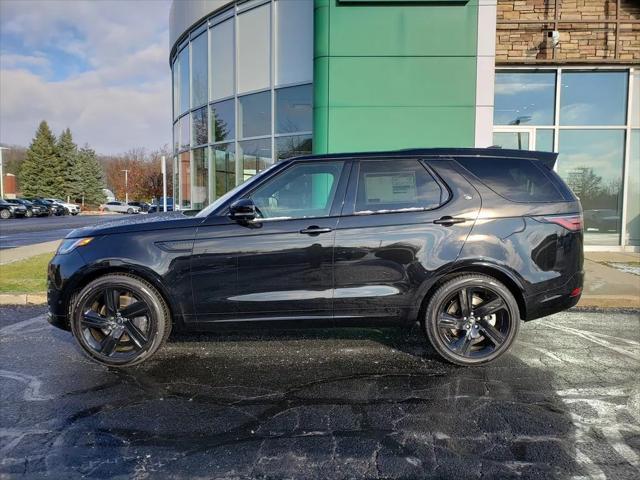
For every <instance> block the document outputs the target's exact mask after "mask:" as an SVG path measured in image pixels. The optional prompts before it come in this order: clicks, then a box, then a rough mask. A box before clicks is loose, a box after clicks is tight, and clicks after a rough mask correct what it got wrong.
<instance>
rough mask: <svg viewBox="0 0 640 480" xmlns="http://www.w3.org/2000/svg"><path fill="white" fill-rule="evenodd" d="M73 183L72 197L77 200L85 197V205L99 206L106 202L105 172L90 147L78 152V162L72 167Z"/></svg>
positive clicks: (86, 146)
mask: <svg viewBox="0 0 640 480" xmlns="http://www.w3.org/2000/svg"><path fill="white" fill-rule="evenodd" d="M71 173H72V175H71V176H72V178H73V181H72V182H71V184H70V188H69V191H70V193H69V194H70V195H71V196H72V197H73V198H74V199H77V200H81V199H82V198H83V197H84V201H85V203H88V204H91V205H99V204H100V203H102V202H104V200H105V196H104V192H103V191H102V189H103V188H105V185H104V172H103V171H102V166H101V165H100V163H98V159H97V158H96V152H95V151H93V150H92V149H91V148H89V146H88V145H85V146H84V147H82V148H80V149H79V150H78V151H77V156H76V162H75V164H74V165H73V167H72V171H71Z"/></svg>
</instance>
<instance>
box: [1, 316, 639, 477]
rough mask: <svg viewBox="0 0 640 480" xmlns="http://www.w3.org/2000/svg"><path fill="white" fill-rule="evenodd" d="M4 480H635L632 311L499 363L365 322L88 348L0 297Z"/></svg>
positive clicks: (524, 332)
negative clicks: (455, 355)
mask: <svg viewBox="0 0 640 480" xmlns="http://www.w3.org/2000/svg"><path fill="white" fill-rule="evenodd" d="M0 382H1V385H2V387H1V388H0V441H1V443H0V477H1V478H5V477H6V478H13V477H27V478H41V477H47V478H80V477H84V478H96V479H105V478H136V479H143V478H192V477H197V478H225V479H244V478H301V479H314V478H322V479H341V478H345V479H352V478H420V479H423V478H447V477H448V478H456V479H464V478H480V477H488V478H610V479H637V478H640V314H639V313H638V312H617V313H612V312H607V313H597V312H585V311H575V310H574V311H571V312H567V313H562V314H558V315H554V316H552V317H547V318H546V319H543V320H539V321H535V322H531V323H527V324H524V325H523V328H521V330H520V336H519V338H518V340H517V343H516V345H515V347H514V348H513V349H512V350H511V352H510V353H509V354H507V355H505V356H504V357H502V358H501V359H500V360H498V361H496V362H495V363H493V364H491V365H488V366H484V367H476V368H459V367H454V366H451V365H448V364H445V363H443V362H441V361H440V360H439V359H438V358H437V357H436V355H435V353H434V352H433V351H432V350H431V349H430V348H429V347H427V345H426V343H425V342H424V340H423V337H422V335H421V334H420V333H419V331H418V330H417V328H416V329H414V330H412V331H400V330H394V329H389V330H376V329H356V330H348V329H337V330H306V331H295V332H272V333H269V334H262V335H259V336H258V335H252V334H251V333H250V332H244V333H227V334H208V335H202V336H177V337H174V338H172V339H171V340H170V343H169V344H168V345H166V346H165V347H164V348H163V349H162V350H161V351H160V352H159V354H158V355H157V356H156V357H155V358H154V359H152V360H151V361H149V362H148V363H146V364H143V365H141V366H139V367H136V368H132V369H128V370H126V371H114V370H108V369H106V368H104V367H101V366H98V365H96V364H93V363H91V362H90V361H88V360H86V359H85V358H84V357H83V356H82V355H81V353H80V351H79V350H78V349H77V348H76V347H75V345H74V342H73V340H72V338H71V336H70V334H68V333H66V332H63V331H60V330H57V329H54V328H53V327H51V326H49V325H48V324H47V323H46V321H45V317H44V308H43V307H2V308H1V309H0Z"/></svg>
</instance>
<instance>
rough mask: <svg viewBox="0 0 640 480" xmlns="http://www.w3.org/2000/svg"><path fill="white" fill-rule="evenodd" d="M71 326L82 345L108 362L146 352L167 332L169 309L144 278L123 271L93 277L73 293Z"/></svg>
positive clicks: (133, 359) (120, 363)
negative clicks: (94, 278) (76, 292)
mask: <svg viewBox="0 0 640 480" xmlns="http://www.w3.org/2000/svg"><path fill="white" fill-rule="evenodd" d="M70 317H71V330H72V332H73V335H74V337H75V338H76V340H77V342H78V344H79V345H80V347H81V348H82V350H83V351H84V352H85V353H86V354H87V355H88V356H89V357H90V358H91V359H92V360H94V361H96V362H98V363H102V364H103V365H108V366H110V367H129V366H132V365H136V364H138V363H141V362H143V361H144V360H146V359H148V358H149V357H151V356H152V355H153V354H154V353H155V352H156V351H157V350H158V349H159V348H160V347H161V346H162V344H163V343H164V342H165V341H166V339H167V337H168V336H169V333H170V332H171V318H170V315H169V308H168V307H167V304H166V302H165V301H164V299H163V298H162V296H161V295H160V293H159V292H158V291H157V290H156V289H155V288H154V287H153V286H152V285H151V284H149V283H147V282H146V281H144V280H142V279H139V278H137V277H133V276H131V275H126V274H112V275H105V276H103V277H100V278H97V279H96V280H94V281H92V282H91V283H89V284H88V285H87V286H86V287H85V288H83V289H82V291H81V292H80V293H79V294H78V295H77V296H76V297H75V299H74V302H73V305H72V308H71V315H70Z"/></svg>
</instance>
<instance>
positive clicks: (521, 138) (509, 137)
mask: <svg viewBox="0 0 640 480" xmlns="http://www.w3.org/2000/svg"><path fill="white" fill-rule="evenodd" d="M493 144H494V145H498V146H500V147H502V148H509V149H512V150H529V132H493Z"/></svg>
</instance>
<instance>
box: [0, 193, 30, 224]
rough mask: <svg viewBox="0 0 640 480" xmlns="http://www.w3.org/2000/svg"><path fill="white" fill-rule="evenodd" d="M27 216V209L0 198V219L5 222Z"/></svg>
mask: <svg viewBox="0 0 640 480" xmlns="http://www.w3.org/2000/svg"><path fill="white" fill-rule="evenodd" d="M26 215H27V207H25V206H24V205H21V204H19V203H18V204H15V203H10V202H7V201H6V200H5V199H4V198H0V218H2V219H3V220H7V219H9V218H21V217H25V216H26Z"/></svg>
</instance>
